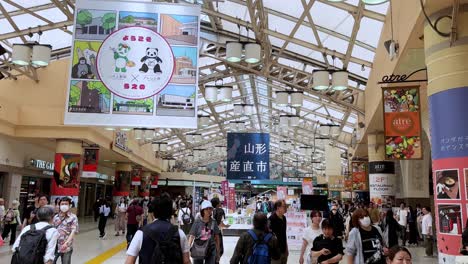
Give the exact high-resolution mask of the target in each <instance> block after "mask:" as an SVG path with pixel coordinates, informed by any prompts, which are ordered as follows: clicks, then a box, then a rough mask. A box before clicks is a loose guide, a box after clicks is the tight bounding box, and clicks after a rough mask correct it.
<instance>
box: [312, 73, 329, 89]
mask: <svg viewBox="0 0 468 264" xmlns="http://www.w3.org/2000/svg"><path fill="white" fill-rule="evenodd" d="M328 75H329V73H328V71H326V70H319V71H314V72H313V73H312V77H313V79H314V89H315V90H319V91H320V90H326V89H328V87H329V86H330V80H329V79H328Z"/></svg>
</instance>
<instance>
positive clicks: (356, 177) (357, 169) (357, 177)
mask: <svg viewBox="0 0 468 264" xmlns="http://www.w3.org/2000/svg"><path fill="white" fill-rule="evenodd" d="M351 167H352V178H353V191H366V190H368V188H367V162H363V161H353V162H352V163H351Z"/></svg>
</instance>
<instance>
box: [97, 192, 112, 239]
mask: <svg viewBox="0 0 468 264" xmlns="http://www.w3.org/2000/svg"><path fill="white" fill-rule="evenodd" d="M110 212H111V210H110V206H109V203H108V202H107V201H105V200H104V201H102V204H101V206H100V207H99V223H98V229H99V238H105V237H106V224H107V218H108V217H109V214H110Z"/></svg>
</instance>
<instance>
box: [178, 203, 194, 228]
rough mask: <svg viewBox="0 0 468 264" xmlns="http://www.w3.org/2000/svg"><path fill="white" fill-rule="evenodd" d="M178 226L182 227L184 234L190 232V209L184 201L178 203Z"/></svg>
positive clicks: (191, 218) (191, 220)
mask: <svg viewBox="0 0 468 264" xmlns="http://www.w3.org/2000/svg"><path fill="white" fill-rule="evenodd" d="M177 220H178V222H179V226H180V227H181V228H182V230H183V231H184V233H185V234H188V233H189V232H190V229H191V228H192V223H193V217H192V211H191V210H190V208H188V207H187V204H186V202H181V203H180V210H179V215H178V216H177Z"/></svg>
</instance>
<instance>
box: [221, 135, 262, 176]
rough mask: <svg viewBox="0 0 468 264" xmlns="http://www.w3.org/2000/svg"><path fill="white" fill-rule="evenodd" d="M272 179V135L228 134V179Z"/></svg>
mask: <svg viewBox="0 0 468 264" xmlns="http://www.w3.org/2000/svg"><path fill="white" fill-rule="evenodd" d="M269 177H270V134H267V133H228V143H227V179H229V180H267V179H269Z"/></svg>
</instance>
